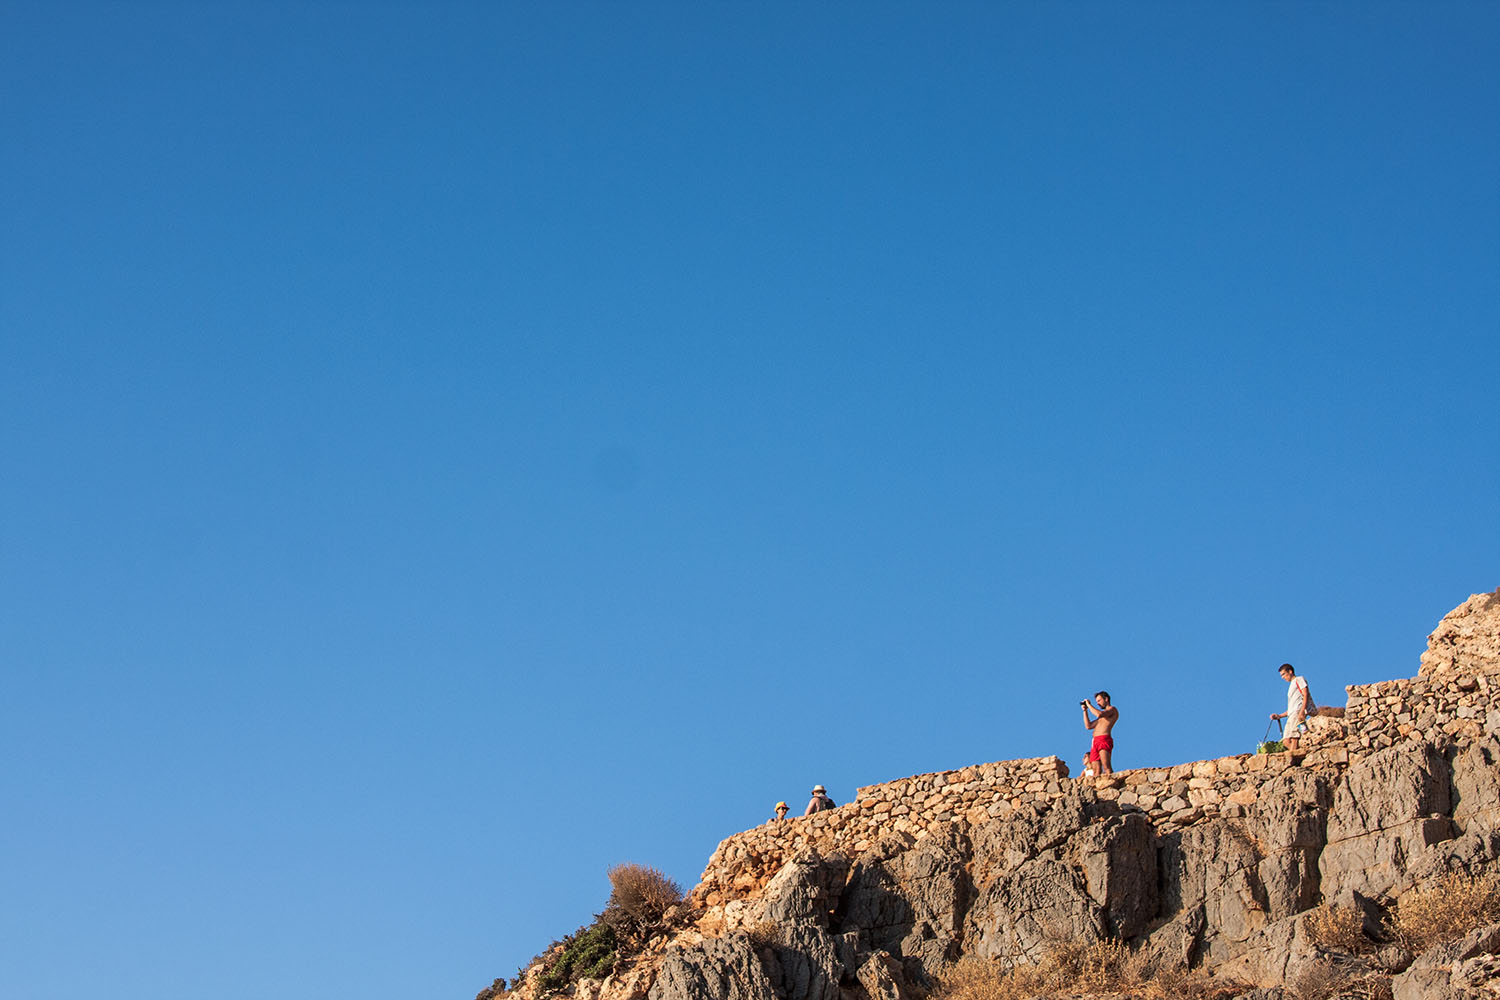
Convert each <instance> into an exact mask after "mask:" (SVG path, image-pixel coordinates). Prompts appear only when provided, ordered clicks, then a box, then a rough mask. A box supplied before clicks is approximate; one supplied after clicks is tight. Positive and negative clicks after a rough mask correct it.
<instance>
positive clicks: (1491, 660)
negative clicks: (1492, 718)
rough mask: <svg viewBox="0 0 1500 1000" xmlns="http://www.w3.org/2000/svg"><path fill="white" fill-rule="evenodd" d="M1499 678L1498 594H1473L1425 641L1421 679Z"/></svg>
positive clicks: (1499, 634)
mask: <svg viewBox="0 0 1500 1000" xmlns="http://www.w3.org/2000/svg"><path fill="white" fill-rule="evenodd" d="M1472 674H1500V590H1496V591H1495V592H1494V593H1492V594H1475V595H1474V596H1473V597H1470V598H1469V599H1468V600H1467V601H1465V602H1464V603H1462V604H1460V605H1459V606H1458V607H1456V608H1454V609H1453V610H1452V611H1450V612H1448V614H1447V615H1445V616H1444V617H1443V620H1442V621H1440V622H1438V626H1437V628H1435V629H1433V630H1432V634H1431V635H1430V636H1428V637H1427V652H1425V653H1423V654H1422V666H1421V669H1420V670H1419V671H1418V676H1420V677H1452V676H1463V675H1472Z"/></svg>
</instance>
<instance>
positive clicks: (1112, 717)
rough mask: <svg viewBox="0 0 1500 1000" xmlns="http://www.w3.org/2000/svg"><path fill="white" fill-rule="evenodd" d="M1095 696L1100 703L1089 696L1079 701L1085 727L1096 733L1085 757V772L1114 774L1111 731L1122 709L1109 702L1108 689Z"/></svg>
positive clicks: (1088, 773) (1113, 746)
mask: <svg viewBox="0 0 1500 1000" xmlns="http://www.w3.org/2000/svg"><path fill="white" fill-rule="evenodd" d="M1094 698H1096V699H1097V700H1098V702H1099V704H1098V705H1095V704H1094V703H1093V702H1091V701H1090V700H1089V699H1087V698H1085V699H1083V701H1080V702H1079V703H1078V704H1079V705H1081V706H1083V728H1085V729H1091V730H1093V733H1094V742H1093V744H1092V745H1091V746H1090V747H1089V754H1088V756H1087V757H1085V758H1083V773H1084V774H1086V775H1090V776H1092V775H1096V774H1113V773H1114V768H1112V767H1110V764H1109V758H1110V755H1111V754H1113V753H1114V750H1115V738H1114V737H1113V736H1111V735H1110V734H1109V733H1110V730H1112V729H1114V728H1115V723H1116V722H1117V721H1118V720H1119V718H1120V710H1119V709H1118V708H1115V707H1114V706H1113V705H1111V704H1110V703H1109V692H1108V691H1100V692H1098V693H1096V694H1095V695H1094Z"/></svg>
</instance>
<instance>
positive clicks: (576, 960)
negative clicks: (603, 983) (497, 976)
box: [537, 922, 615, 996]
mask: <svg viewBox="0 0 1500 1000" xmlns="http://www.w3.org/2000/svg"><path fill="white" fill-rule="evenodd" d="M562 943H563V949H562V953H561V954H559V955H558V956H557V958H555V959H553V960H552V961H551V962H549V963H547V970H546V971H545V972H543V973H542V975H541V978H539V979H538V980H537V986H538V988H539V992H540V993H541V994H542V995H543V996H545V995H547V994H548V993H557V992H561V991H563V990H565V989H567V988H568V987H569V986H572V985H573V984H574V983H576V982H578V980H580V979H603V978H604V977H605V976H607V975H609V972H610V970H611V969H612V968H614V964H615V932H614V929H613V928H611V927H610V926H609V925H608V924H606V923H602V922H596V923H594V924H593V925H592V926H590V927H586V928H580V929H579V930H578V932H577V933H574V934H570V935H568V936H567V937H565V938H563V942H562Z"/></svg>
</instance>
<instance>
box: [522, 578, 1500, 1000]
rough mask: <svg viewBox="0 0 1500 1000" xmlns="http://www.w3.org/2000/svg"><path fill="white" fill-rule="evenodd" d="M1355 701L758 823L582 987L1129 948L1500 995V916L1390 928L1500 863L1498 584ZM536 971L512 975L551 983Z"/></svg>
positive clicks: (874, 978) (966, 772)
mask: <svg viewBox="0 0 1500 1000" xmlns="http://www.w3.org/2000/svg"><path fill="white" fill-rule="evenodd" d="M1347 695H1348V698H1347V705H1346V708H1345V711H1344V712H1343V714H1342V717H1341V718H1339V717H1333V718H1320V719H1318V720H1316V721H1317V723H1318V725H1317V729H1316V732H1315V733H1314V736H1313V738H1312V739H1311V740H1309V741H1308V743H1307V744H1305V745H1304V747H1303V750H1304V751H1305V752H1304V753H1302V754H1299V755H1298V757H1297V759H1296V760H1293V759H1292V755H1290V754H1285V753H1283V754H1269V755H1262V756H1239V757H1228V758H1223V759H1220V760H1210V761H1199V762H1196V763H1191V764H1182V765H1178V766H1176V767H1171V768H1150V769H1140V770H1136V771H1124V772H1120V773H1118V774H1115V775H1113V776H1110V777H1108V778H1105V779H1101V780H1089V779H1083V780H1072V779H1070V778H1069V772H1068V768H1067V767H1066V765H1064V764H1063V763H1062V762H1061V761H1059V760H1057V759H1056V758H1042V759H1037V760H1027V761H1007V762H1001V763H996V764H984V765H976V766H974V767H969V768H964V769H961V770H958V771H951V772H946V773H942V774H930V775H919V776H916V777H911V778H905V779H902V780H900V781H895V782H890V783H887V784H883V785H876V786H872V787H869V788H862V789H860V790H859V793H858V795H857V797H856V799H855V801H854V802H852V803H850V804H848V805H845V806H842V807H840V808H838V809H835V810H832V811H830V812H827V813H823V814H819V815H816V816H813V817H808V818H802V819H793V820H789V821H785V822H782V823H772V824H767V825H765V826H761V827H757V828H755V829H753V830H748V831H745V832H744V833H741V834H738V835H736V836H734V837H730V838H729V839H727V840H725V841H724V842H723V843H721V844H720V845H719V847H718V849H717V850H716V851H715V852H714V854H713V857H712V858H711V860H710V861H709V864H708V867H707V869H706V870H705V871H704V873H703V878H702V881H701V882H700V883H699V885H698V886H697V887H696V888H695V889H693V891H692V892H691V893H690V895H689V898H688V900H687V901H686V903H685V904H684V905H683V906H682V907H679V908H678V909H677V911H676V912H675V913H673V914H670V915H669V918H670V919H669V920H668V927H669V929H668V930H665V931H663V932H662V933H659V934H657V935H656V937H655V938H654V939H652V940H650V941H648V942H647V943H646V945H645V947H644V948H643V949H642V950H641V951H640V952H639V953H637V954H636V955H634V956H632V957H630V958H626V959H621V960H620V961H618V962H617V963H616V965H615V969H614V971H613V973H612V974H611V975H609V976H608V977H607V978H605V979H603V980H599V981H593V980H584V981H581V982H579V983H576V984H575V985H573V986H572V987H571V989H572V992H573V993H574V994H575V995H578V996H581V997H587V998H588V1000H867V998H868V1000H877V998H879V1000H901V998H903V997H908V996H916V995H919V994H921V993H923V992H925V991H926V990H928V989H930V988H932V987H933V986H934V985H936V984H937V983H938V982H939V981H940V980H941V979H942V977H944V976H945V975H946V974H949V973H951V972H953V970H954V969H955V968H956V967H957V966H958V965H959V963H960V962H962V961H966V960H967V961H973V960H976V959H978V960H988V961H991V962H994V963H997V964H998V965H999V966H1000V967H1012V966H1016V967H1019V966H1024V965H1027V964H1028V963H1035V962H1038V961H1041V960H1042V959H1044V958H1045V957H1046V956H1047V955H1048V954H1049V952H1051V951H1053V950H1055V949H1057V948H1058V947H1059V946H1060V945H1063V944H1070V945H1077V944H1079V943H1088V942H1095V941H1097V942H1105V941H1110V942H1123V943H1124V944H1125V945H1127V946H1128V948H1129V950H1130V953H1131V954H1132V955H1135V956H1140V958H1141V959H1142V960H1143V961H1145V962H1146V963H1148V964H1149V966H1150V967H1151V968H1155V969H1161V970H1166V969H1198V970H1202V971H1203V972H1204V973H1205V974H1208V975H1211V976H1213V977H1215V978H1217V979H1218V980H1220V981H1222V982H1224V983H1235V984H1241V985H1242V987H1243V991H1244V992H1245V995H1247V996H1248V995H1252V994H1251V992H1250V991H1251V990H1256V991H1258V992H1256V993H1255V994H1254V995H1256V996H1258V997H1261V998H1271V997H1276V996H1278V995H1285V996H1287V997H1299V996H1311V995H1313V993H1311V992H1309V990H1310V989H1311V987H1306V988H1299V987H1297V986H1296V984H1298V983H1304V984H1305V983H1306V982H1308V981H1309V975H1308V974H1309V972H1310V971H1312V970H1314V969H1326V968H1331V967H1338V968H1341V969H1343V970H1344V972H1343V975H1344V978H1343V979H1342V980H1339V981H1340V982H1348V981H1352V980H1351V978H1350V976H1351V975H1354V976H1355V978H1356V979H1357V980H1358V981H1359V982H1361V983H1364V984H1366V987H1367V989H1368V990H1369V991H1373V992H1368V995H1371V996H1374V995H1386V994H1389V995H1391V996H1393V997H1395V998H1396V1000H1416V998H1418V997H1424V998H1425V997H1470V996H1490V997H1494V996H1500V976H1497V971H1496V970H1497V967H1500V958H1497V957H1496V956H1497V955H1500V925H1497V926H1494V927H1488V928H1487V927H1483V926H1480V927H1474V928H1460V930H1461V931H1469V930H1472V932H1473V933H1470V934H1469V936H1468V938H1467V939H1463V940H1459V941H1457V942H1456V943H1448V944H1444V945H1442V946H1441V947H1440V948H1437V949H1433V950H1432V951H1431V952H1430V953H1423V954H1413V953H1412V952H1411V951H1410V950H1409V949H1408V948H1406V947H1404V946H1403V942H1401V941H1399V940H1391V939H1390V938H1391V936H1390V934H1389V933H1387V932H1386V931H1385V930H1384V929H1383V928H1385V927H1387V926H1388V924H1387V923H1386V922H1385V918H1387V917H1388V916H1389V915H1390V913H1391V910H1392V907H1393V906H1399V905H1400V901H1401V900H1402V899H1403V898H1406V897H1408V895H1409V894H1412V893H1415V892H1419V891H1422V890H1424V888H1430V887H1431V886H1434V885H1436V884H1438V883H1439V880H1441V879H1443V878H1444V877H1445V876H1448V877H1454V876H1457V877H1467V878H1470V879H1471V880H1472V879H1476V878H1483V877H1487V876H1490V875H1493V874H1494V873H1500V779H1497V776H1500V771H1497V764H1500V591H1496V592H1495V593H1493V594H1484V595H1477V596H1475V597H1472V598H1470V599H1469V600H1468V601H1467V602H1465V603H1464V604H1463V605H1461V606H1460V607H1459V608H1457V609H1455V610H1454V611H1453V612H1452V613H1451V614H1449V615H1448V616H1447V617H1445V618H1444V619H1443V621H1442V622H1441V623H1439V625H1438V627H1437V628H1436V629H1435V630H1434V631H1433V633H1432V636H1431V637H1430V640H1429V648H1428V651H1427V653H1426V654H1425V655H1424V656H1423V657H1422V662H1421V666H1420V671H1419V674H1418V676H1417V677H1415V678H1411V679H1404V680H1393V681H1386V682H1382V683H1380V684H1373V685H1363V686H1358V687H1350V688H1348V689H1347ZM1340 914H1342V915H1345V916H1347V915H1351V914H1352V915H1355V917H1356V923H1355V931H1354V932H1353V935H1354V936H1353V937H1352V938H1351V939H1350V941H1347V942H1345V945H1346V947H1343V948H1340V947H1338V946H1337V944H1336V942H1331V941H1330V937H1331V935H1330V934H1329V933H1328V932H1327V931H1326V930H1323V931H1320V928H1324V927H1326V926H1327V925H1328V921H1329V920H1330V919H1332V917H1334V916H1337V915H1340ZM1496 919H1500V918H1496ZM1405 943H1406V944H1410V942H1409V941H1408V942H1405ZM539 967H540V966H539ZM539 967H538V968H539ZM1351 970H1352V971H1351ZM533 971H535V970H533ZM1325 978H1326V977H1325ZM536 981H537V977H536V976H535V975H528V976H527V977H524V978H523V980H522V981H521V982H520V983H519V984H517V985H516V986H515V987H514V988H513V990H512V993H513V994H514V995H515V996H517V997H518V998H523V1000H536V995H537V994H538V993H539V992H541V991H540V990H539V989H537V987H536ZM1299 989H1300V992H1299ZM1319 995H1321V996H1327V995H1330V993H1329V992H1328V991H1327V990H1325V991H1324V992H1323V993H1321V994H1319Z"/></svg>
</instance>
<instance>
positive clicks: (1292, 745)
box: [1282, 736, 1302, 750]
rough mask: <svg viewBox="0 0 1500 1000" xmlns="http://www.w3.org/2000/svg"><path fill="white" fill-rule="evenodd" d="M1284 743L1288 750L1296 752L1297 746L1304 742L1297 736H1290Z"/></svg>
mask: <svg viewBox="0 0 1500 1000" xmlns="http://www.w3.org/2000/svg"><path fill="white" fill-rule="evenodd" d="M1282 742H1283V743H1285V744H1286V748H1287V749H1288V750H1295V749H1297V744H1298V743H1301V742H1302V740H1301V738H1300V737H1297V736H1288V737H1287V738H1286V739H1284V740H1282Z"/></svg>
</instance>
